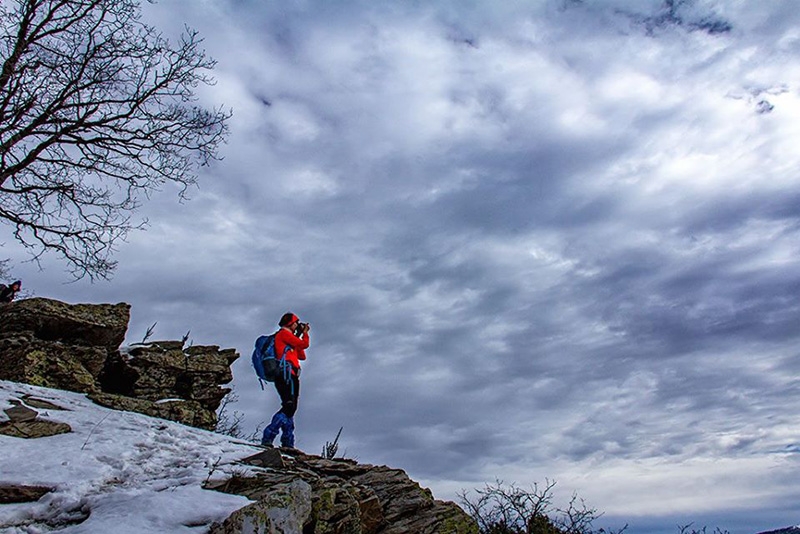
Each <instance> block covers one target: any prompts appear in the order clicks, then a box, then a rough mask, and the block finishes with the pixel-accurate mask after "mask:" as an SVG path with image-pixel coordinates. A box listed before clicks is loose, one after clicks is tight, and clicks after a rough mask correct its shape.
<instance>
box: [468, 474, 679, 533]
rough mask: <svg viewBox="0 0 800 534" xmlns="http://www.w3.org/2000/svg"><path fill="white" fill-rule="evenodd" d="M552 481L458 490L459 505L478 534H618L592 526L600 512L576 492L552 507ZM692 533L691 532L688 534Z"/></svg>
mask: <svg viewBox="0 0 800 534" xmlns="http://www.w3.org/2000/svg"><path fill="white" fill-rule="evenodd" d="M555 485H556V483H555V481H551V480H545V483H544V485H543V486H541V487H540V486H539V485H538V484H533V485H532V486H531V487H530V488H527V489H524V488H520V487H519V486H516V485H515V484H508V485H507V484H504V483H503V482H502V481H499V480H498V481H497V482H496V483H494V484H486V486H485V487H484V488H483V489H477V490H474V491H475V493H476V497H471V496H470V495H469V493H468V492H466V491H462V492H461V494H460V495H459V497H460V500H461V505H462V506H463V507H464V509H465V510H466V511H467V513H468V514H469V515H471V516H472V518H473V519H475V521H476V522H477V523H478V530H479V532H480V533H481V534H601V533H602V534H622V533H623V532H624V531H625V530H626V529H627V525H626V526H624V527H622V528H621V529H619V530H605V529H602V528H601V529H597V530H595V529H594V527H593V523H594V521H596V520H597V519H599V518H600V517H601V516H602V514H601V513H598V512H597V510H596V509H594V508H588V507H587V506H586V504H585V503H584V502H583V499H580V498H579V497H578V496H577V495H576V494H573V496H572V499H571V500H570V501H569V504H568V506H567V508H566V509H559V508H556V507H554V506H553V488H554V487H555ZM692 534H694V533H692Z"/></svg>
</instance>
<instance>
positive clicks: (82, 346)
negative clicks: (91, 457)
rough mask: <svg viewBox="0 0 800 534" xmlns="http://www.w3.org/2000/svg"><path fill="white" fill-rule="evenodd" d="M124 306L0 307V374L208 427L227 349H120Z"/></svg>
mask: <svg viewBox="0 0 800 534" xmlns="http://www.w3.org/2000/svg"><path fill="white" fill-rule="evenodd" d="M129 319H130V306H129V305H128V304H125V303H120V304H114V305H112V304H67V303H64V302H59V301H56V300H50V299H43V298H34V299H26V300H20V301H15V302H12V303H10V304H7V305H3V306H0V379H3V380H11V381H14V382H23V383H27V384H33V385H37V386H46V387H52V388H57V389H66V390H69V391H77V392H80V393H88V394H89V397H90V398H91V399H93V400H94V401H95V402H97V403H98V404H102V405H103V406H107V407H110V408H115V409H118V410H128V411H134V412H139V413H144V414H146V415H151V416H154V417H161V418H164V419H169V420H172V421H178V422H181V423H184V424H188V425H192V426H197V427H200V428H205V429H209V430H213V429H214V428H215V426H216V423H217V415H216V410H217V408H218V407H219V405H220V402H221V400H222V398H223V397H224V396H225V395H226V394H228V393H229V392H230V390H229V389H226V388H222V387H220V385H222V384H227V383H229V382H230V381H231V380H233V375H232V374H231V370H230V365H231V364H232V363H233V362H234V361H235V360H236V359H237V358H238V357H239V355H238V354H237V353H236V351H235V350H234V349H226V350H220V348H219V347H217V346H196V347H188V348H185V349H184V347H183V345H184V343H183V342H181V341H156V342H152V343H147V344H140V345H136V346H134V347H129V348H127V349H126V350H125V351H123V352H120V350H119V345H120V343H122V341H123V340H124V338H125V332H126V331H127V328H128V321H129Z"/></svg>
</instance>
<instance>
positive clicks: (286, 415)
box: [261, 313, 311, 448]
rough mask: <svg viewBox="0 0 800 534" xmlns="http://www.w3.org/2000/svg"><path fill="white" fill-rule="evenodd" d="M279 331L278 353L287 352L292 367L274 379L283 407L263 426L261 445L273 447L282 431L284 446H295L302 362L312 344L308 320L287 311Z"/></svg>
mask: <svg viewBox="0 0 800 534" xmlns="http://www.w3.org/2000/svg"><path fill="white" fill-rule="evenodd" d="M278 326H280V327H281V328H280V330H278V332H277V333H276V334H275V354H277V355H278V357H281V356H282V355H285V357H286V361H287V362H289V364H290V368H289V372H288V373H287V376H286V380H282V379H278V380H276V381H275V389H276V390H278V395H279V396H280V398H281V409H280V410H278V411H277V412H276V413H275V415H273V416H272V421H271V422H270V424H269V425H268V426H267V427H266V428H265V429H264V435H263V436H262V438H261V444H262V445H264V446H265V447H271V446H272V442H273V441H275V437H276V436H277V435H278V433H279V432H281V446H282V447H289V448H294V414H295V412H297V401H298V399H299V398H300V362H301V361H303V360H305V359H306V349H307V348H308V344H309V337H308V331H309V330H310V329H311V328H310V327H309V326H308V323H301V322H300V319H299V318H298V317H297V316H296V315H295V314H293V313H285V314H284V315H283V317H281V320H280V321H279V322H278Z"/></svg>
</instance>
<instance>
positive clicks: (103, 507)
mask: <svg viewBox="0 0 800 534" xmlns="http://www.w3.org/2000/svg"><path fill="white" fill-rule="evenodd" d="M25 396H30V397H33V398H35V399H39V400H44V401H48V402H50V403H53V404H55V405H56V406H59V407H61V408H63V410H47V409H39V410H38V411H39V416H40V418H43V419H50V420H54V421H58V422H62V423H66V424H68V425H69V426H70V427H71V428H72V432H70V433H67V434H60V435H56V436H50V437H45V438H39V439H22V438H16V437H9V436H5V435H0V484H20V485H39V486H48V487H53V488H54V491H52V492H50V493H47V494H45V495H44V496H43V497H42V498H41V499H40V500H38V501H36V502H30V503H18V504H6V505H3V506H0V532H3V533H6V532H7V533H26V534H34V533H40V532H48V531H50V530H53V529H58V531H59V532H63V533H84V532H85V533H99V532H114V533H115V534H127V533H131V534H133V533H136V534H139V533H142V532H148V533H159V532H163V533H179V532H195V533H196V532H199V531H202V530H198V527H208V526H210V525H211V523H213V522H215V521H223V520H224V519H225V518H227V517H228V516H229V515H230V514H231V513H232V512H234V511H235V510H237V509H239V508H241V507H243V506H245V505H247V504H248V503H249V502H250V501H249V500H248V499H246V498H245V497H242V496H237V495H229V494H225V493H218V492H214V491H207V490H204V489H202V487H201V486H202V484H203V482H204V481H206V480H207V479H209V478H211V477H214V478H219V477H224V476H230V475H231V474H233V473H237V474H242V473H246V472H247V471H248V469H249V468H247V467H244V466H241V465H234V462H235V461H236V460H237V459H239V458H243V457H245V456H248V455H252V454H254V452H257V450H258V449H257V448H256V447H253V446H252V445H248V444H246V443H244V442H241V441H238V440H234V439H232V438H229V437H227V436H222V435H219V434H215V433H212V432H208V431H204V430H200V429H197V428H193V427H189V426H185V425H181V424H178V423H173V422H170V421H165V420H162V419H156V418H151V417H148V416H145V415H140V414H136V413H132V412H121V411H115V410H111V409H107V408H103V407H100V406H98V405H96V404H94V403H92V402H91V401H90V400H88V399H87V398H86V397H85V395H83V394H79V393H70V392H66V391H61V390H54V389H47V388H40V387H36V386H30V385H25V384H19V383H16V382H7V381H0V422H3V421H7V417H6V416H5V415H4V413H3V412H2V410H4V409H6V408H10V407H12V406H14V404H15V403H12V402H11V401H22V400H23V399H24V398H25Z"/></svg>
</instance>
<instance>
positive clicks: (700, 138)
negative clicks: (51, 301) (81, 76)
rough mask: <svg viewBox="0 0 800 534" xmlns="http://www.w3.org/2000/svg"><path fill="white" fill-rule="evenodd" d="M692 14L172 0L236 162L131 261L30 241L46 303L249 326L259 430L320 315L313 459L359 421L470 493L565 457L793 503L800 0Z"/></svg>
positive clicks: (627, 505)
mask: <svg viewBox="0 0 800 534" xmlns="http://www.w3.org/2000/svg"><path fill="white" fill-rule="evenodd" d="M673 5H675V6H677V7H676V8H675V9H674V10H673V11H672V12H670V11H669V9H668V6H667V4H666V3H664V2H661V1H656V0H653V1H648V2H640V1H633V0H613V1H612V0H608V1H604V2H590V1H588V0H586V1H583V2H578V1H551V2H544V3H541V4H537V5H536V6H531V5H530V3H528V2H504V3H503V5H502V6H500V5H499V4H491V5H490V4H488V3H471V4H470V5H469V6H465V5H464V4H463V3H462V2H458V3H456V2H441V3H437V4H436V6H431V5H429V4H422V3H407V4H403V5H402V6H401V5H398V4H391V3H381V2H337V3H336V6H335V7H334V6H333V4H331V3H323V2H306V3H300V4H296V5H293V6H292V7H287V6H285V5H282V4H281V5H279V4H266V5H265V4H263V3H262V2H251V1H225V0H213V1H212V0H208V1H204V2H194V1H192V2H190V1H188V0H187V1H184V2H170V3H160V4H155V5H148V6H146V8H147V12H146V16H148V17H150V18H151V19H152V20H155V21H158V24H159V26H160V27H163V28H164V29H165V31H168V32H177V31H180V29H181V27H182V24H183V22H184V21H186V22H188V23H189V24H190V25H191V26H193V27H196V28H198V29H199V30H200V31H201V33H202V35H204V36H205V37H206V46H207V48H208V51H209V53H210V54H211V55H212V56H214V57H216V58H217V59H219V65H218V68H217V70H216V72H215V74H216V76H217V78H218V81H219V83H218V84H217V86H215V87H214V89H213V91H210V92H208V93H207V94H204V95H202V97H203V98H204V99H208V100H209V102H212V103H219V102H225V103H226V104H228V105H230V106H232V107H233V108H234V112H235V116H234V119H233V122H232V125H231V126H232V136H231V140H230V143H229V145H228V146H227V147H226V149H225V156H226V158H225V160H224V161H223V162H221V163H219V164H217V165H215V166H213V167H212V168H210V169H208V170H207V173H206V176H205V177H204V179H203V180H202V183H201V185H200V188H199V189H198V190H196V191H193V192H192V194H191V195H190V196H192V200H191V201H189V202H187V203H185V204H178V203H176V202H175V197H174V196H173V193H174V192H172V191H165V192H164V194H163V195H162V196H158V197H155V198H153V199H152V200H151V201H150V202H149V203H148V204H146V205H145V207H144V208H143V210H142V215H143V216H147V217H148V218H149V219H150V221H151V224H150V228H149V230H148V231H147V232H144V233H137V234H135V235H132V236H131V237H130V240H129V243H127V244H124V245H123V246H121V247H120V250H119V253H118V259H119V260H120V268H119V272H118V273H117V276H116V277H115V279H114V280H113V281H112V282H110V283H108V284H95V285H88V284H85V283H83V282H81V283H75V284H70V285H63V284H62V283H61V282H62V281H63V277H62V273H61V271H60V268H59V266H58V265H57V264H55V263H53V262H51V261H50V260H49V259H48V260H46V261H45V267H46V270H45V271H44V272H38V271H37V270H35V269H34V268H33V266H31V265H26V264H19V262H18V261H19V260H20V259H23V258H24V254H23V253H22V252H21V251H18V250H17V249H15V248H13V246H12V242H11V241H10V240H9V239H3V240H2V241H3V242H4V243H5V245H4V248H3V252H4V254H5V255H8V256H10V257H12V258H13V259H15V260H17V262H18V263H17V265H18V268H17V271H18V272H19V274H20V276H21V277H22V278H23V279H25V281H26V285H27V286H28V287H32V288H34V289H35V291H36V292H37V293H38V294H40V295H47V296H54V297H56V298H64V299H66V300H72V301H85V300H88V301H113V302H115V301H119V300H126V301H129V302H132V303H133V305H134V308H133V320H132V324H131V328H130V331H129V336H128V338H129V341H138V340H139V339H140V338H141V336H142V335H144V331H145V330H146V328H147V327H148V326H149V325H151V324H152V323H153V322H154V321H158V327H157V331H156V337H162V338H163V337H172V338H180V336H182V335H183V334H184V333H185V332H186V331H187V330H191V332H192V337H193V340H194V341H195V342H196V343H214V344H220V345H223V346H234V347H237V348H238V349H239V350H240V352H241V353H242V355H243V357H242V359H241V360H240V361H239V362H237V363H236V364H235V366H234V373H235V376H236V379H235V385H236V388H237V391H238V392H239V395H240V398H241V400H240V403H239V405H238V406H237V409H239V410H242V411H244V412H246V415H247V419H246V421H247V424H249V425H251V426H255V425H256V424H257V423H258V422H261V421H263V420H264V419H265V418H266V417H267V416H268V415H269V414H270V413H271V410H273V409H274V408H275V405H276V400H275V399H274V398H273V397H274V394H273V393H272V392H271V391H268V392H262V391H260V389H258V387H257V385H256V382H255V379H254V377H253V375H252V372H251V371H250V369H249V364H248V362H247V361H246V360H247V359H248V358H249V353H250V350H251V347H252V343H253V340H254V339H255V337H256V336H257V335H258V334H260V333H263V332H265V331H269V330H271V329H273V328H275V322H276V321H277V319H278V318H279V317H280V315H281V314H282V313H283V312H285V311H286V310H292V311H294V312H295V313H298V314H299V315H300V316H301V317H303V318H306V319H308V320H310V321H311V323H312V332H311V335H312V348H311V350H310V351H309V361H308V362H307V365H306V367H305V369H304V373H305V374H304V375H303V386H302V387H303V394H302V401H301V409H300V412H299V414H298V427H299V438H300V446H301V447H304V448H307V449H308V450H310V452H317V451H318V450H319V449H321V447H322V445H323V444H324V442H325V441H326V440H330V439H332V438H333V436H334V435H335V433H336V431H337V430H338V428H339V427H340V426H344V427H345V430H344V434H343V438H342V439H343V448H347V449H348V453H349V454H351V455H355V456H358V457H359V459H361V460H362V461H367V462H374V463H379V462H380V463H387V464H391V465H396V466H399V467H403V468H405V469H407V470H408V471H409V472H410V473H411V474H412V475H413V476H415V477H417V478H419V479H421V480H423V481H425V482H426V483H427V484H430V485H431V486H432V487H433V489H434V491H435V492H436V493H437V496H441V497H444V498H452V497H453V493H454V491H456V490H457V489H460V488H462V487H474V486H480V485H481V484H482V482H484V481H491V480H493V479H494V478H495V477H501V478H506V479H507V480H512V479H510V478H509V475H511V476H513V479H514V480H516V481H517V482H519V483H522V484H526V483H529V482H533V481H534V480H539V481H541V480H542V479H543V478H544V477H545V476H547V477H551V478H556V479H557V480H559V485H560V486H564V487H565V488H568V489H576V490H577V491H579V493H581V495H585V496H586V498H587V501H588V502H589V504H591V505H592V506H596V507H597V508H598V509H601V510H609V511H610V513H609V516H608V517H607V518H606V520H610V519H612V518H617V517H622V518H623V520H621V521H620V523H624V522H626V521H629V522H631V525H632V528H633V530H634V531H636V532H639V531H642V532H659V531H660V530H659V529H660V527H661V526H663V525H664V524H668V526H669V528H668V530H670V531H672V530H674V529H673V527H672V525H674V524H675V523H676V522H683V523H688V522H690V521H693V520H697V521H703V520H704V519H708V520H709V524H712V523H711V521H713V522H714V523H713V524H719V525H720V526H721V527H723V528H728V529H729V530H731V531H732V532H750V531H756V530H759V529H760V530H767V529H769V528H772V527H779V526H784V524H783V523H786V524H789V522H788V520H787V521H784V520H783V518H788V517H789V516H791V513H792V511H793V510H794V508H795V504H796V498H795V499H794V500H792V499H790V498H787V497H786V496H787V495H788V496H791V497H793V498H794V497H796V496H797V488H796V485H795V484H794V482H793V481H792V480H790V478H787V477H786V476H778V474H779V473H790V472H792V469H795V468H796V462H797V455H796V454H792V453H791V451H792V450H793V449H792V447H795V446H796V444H797V443H798V442H800V436H798V434H797V430H796V428H797V425H796V416H795V415H794V413H793V407H794V406H796V405H797V401H798V400H800V399H798V397H799V396H800V395H798V391H800V390H798V388H797V383H798V382H797V381H798V378H797V372H798V367H800V363H799V362H800V357H798V354H797V351H796V350H795V349H794V348H793V347H794V346H795V345H796V343H795V341H796V340H797V334H796V333H795V331H796V328H795V325H797V324H798V318H799V317H798V310H799V308H798V305H797V304H796V303H795V302H794V299H793V297H794V295H796V294H797V291H796V290H797V288H798V284H799V283H800V280H799V279H798V275H797V274H795V273H796V272H798V269H797V259H796V258H797V229H798V221H799V218H798V210H797V205H798V202H797V194H796V193H795V192H794V191H796V190H797V177H796V173H795V172H794V169H796V168H798V163H800V161H798V156H796V155H795V150H794V147H795V146H796V144H797V143H796V138H797V136H798V134H800V131H798V129H797V127H796V124H798V122H797V117H796V115H797V112H796V110H797V109H800V106H798V103H797V94H798V87H797V84H796V79H797V74H798V72H797V67H796V66H795V63H796V62H795V60H794V58H795V57H796V51H797V50H796V48H797V47H798V42H800V41H798V38H797V36H796V34H795V33H793V32H794V30H793V28H794V27H796V24H797V22H798V20H797V18H798V15H797V13H796V9H793V4H791V2H775V3H770V4H768V5H767V4H764V5H757V6H756V5H744V4H741V3H733V2H705V1H699V0H698V1H696V2H676V3H673ZM670 13H672V15H671V17H672V18H670V16H666V15H670ZM715 21H716V22H719V23H720V24H722V23H725V24H729V25H730V30H729V31H724V32H718V31H716V30H715V29H714V28H717V27H718V26H713V25H712V26H709V25H706V26H704V24H711V23H714V22H715ZM719 27H721V26H719ZM762 98H767V99H768V100H769V101H770V103H771V105H773V106H774V107H773V110H772V112H770V113H768V114H760V113H758V102H759V101H760V99H762ZM6 251H8V252H7V254H6ZM787 447H788V449H787ZM776 451H782V452H776ZM786 451H788V452H786ZM764 472H768V473H769V474H770V476H769V477H766V476H764V474H763V473H764ZM731 481H732V482H731ZM711 483H718V484H719V485H721V486H724V487H726V488H727V487H729V486H734V488H733V489H730V490H728V489H726V490H725V491H719V492H716V493H715V494H711V495H709V492H708V490H707V487H706V486H705V485H706V484H711ZM610 486H613V487H615V488H618V491H617V492H615V494H614V495H609V494H608V492H607V491H605V490H606V489H607V488H608V487H610ZM693 492H695V493H696V495H697V498H696V499H695V500H694V501H691V502H690V501H688V500H686V496H687V495H691V494H692V493H693ZM703 496H707V498H706V499H703V498H702V497H703ZM700 501H702V502H700ZM742 502H747V503H749V504H748V513H747V514H740V515H737V512H736V511H735V510H736V509H737V508H740V507H741V505H742V504H741V503H742ZM623 510H624V511H628V512H629V514H630V516H629V517H631V518H633V519H628V517H626V516H625V514H623V513H620V512H621V511H623ZM642 510H649V512H648V513H647V514H645V513H643V512H642ZM778 518H781V522H779V523H778V524H775V523H774V521H778ZM728 519H729V520H728ZM792 521H794V522H796V519H795V520H792ZM610 526H616V527H619V526H621V525H613V524H610Z"/></svg>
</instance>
